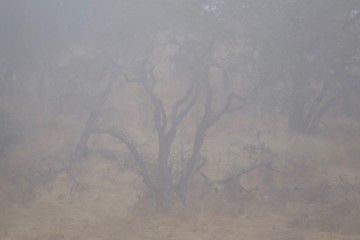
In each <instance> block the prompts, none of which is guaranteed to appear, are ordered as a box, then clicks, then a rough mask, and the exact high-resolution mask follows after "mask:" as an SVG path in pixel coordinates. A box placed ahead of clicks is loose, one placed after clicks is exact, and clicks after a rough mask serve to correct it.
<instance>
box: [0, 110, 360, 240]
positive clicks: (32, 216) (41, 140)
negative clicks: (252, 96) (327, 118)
mask: <svg viewBox="0 0 360 240" xmlns="http://www.w3.org/2000/svg"><path fill="white" fill-rule="evenodd" d="M82 120H83V119H77V118H74V117H62V118H56V119H47V120H46V119H45V120H44V118H42V120H41V121H40V120H38V119H37V120H36V119H35V120H34V123H37V124H33V126H32V127H31V130H30V131H27V133H26V137H24V139H23V140H22V141H19V142H17V143H16V144H13V145H12V146H11V148H10V150H9V151H8V153H7V155H6V156H5V157H3V160H2V161H1V163H0V164H1V170H0V172H1V175H0V192H1V195H0V239H4V240H18V239H24V240H32V239H34V240H35V239H44V240H55V239H73V240H76V239H78V240H80V239H87V240H91V239H94V240H95V239H102V240H118V239H244V240H247V239H248V240H255V239H256V240H257V239H274V240H275V239H280V240H282V239H283V240H305V239H317V240H321V239H326V240H328V239H334V240H335V239H339V240H340V239H341V240H343V239H349V240H355V239H359V237H360V230H359V229H358V225H359V223H360V187H359V185H358V184H359V183H360V182H359V176H360V170H359V169H360V162H359V157H360V150H359V149H360V148H359V146H360V135H359V134H358V133H355V132H350V133H349V132H346V131H344V129H339V130H337V128H336V127H334V126H336V124H335V123H334V125H332V126H327V129H331V131H330V130H327V131H324V132H322V133H318V134H316V135H314V136H310V137H309V136H306V137H305V136H301V137H289V136H287V135H286V134H284V131H283V130H281V128H282V126H283V124H276V121H273V122H275V123H274V124H269V122H271V121H266V122H267V124H260V123H259V124H258V125H257V126H258V128H257V129H256V130H254V129H251V128H249V127H248V125H247V124H246V121H244V123H243V122H240V121H238V122H236V123H234V122H232V123H231V125H230V124H229V122H226V121H225V122H224V123H223V125H219V126H218V127H217V128H215V129H214V130H213V131H211V132H210V133H209V137H208V139H207V141H206V144H205V148H204V151H203V153H204V155H205V156H206V157H207V158H208V163H207V164H206V166H205V168H204V173H206V174H207V175H208V176H209V177H211V178H212V179H219V178H222V177H224V176H227V175H229V174H231V173H233V171H234V169H240V168H243V167H246V166H248V165H249V164H251V163H252V161H253V160H254V159H255V158H256V156H251V155H250V152H249V151H247V150H245V148H244V147H245V146H258V145H259V142H263V143H265V145H266V146H267V147H268V148H269V149H271V150H272V151H273V152H274V153H276V154H275V155H272V162H273V164H272V170H271V171H269V170H264V169H259V170H257V171H255V172H253V173H251V174H249V175H247V176H245V177H243V178H241V182H240V183H241V185H242V186H243V187H245V188H246V189H252V190H253V191H249V192H246V191H240V190H239V189H238V190H236V189H232V190H231V191H228V190H222V191H219V192H215V191H213V192H210V193H208V194H207V195H206V196H205V197H204V198H202V199H200V198H199V197H198V196H196V194H194V196H193V197H192V198H191V202H192V204H190V205H189V206H188V207H187V208H185V207H183V206H181V205H175V206H174V207H173V208H172V209H171V210H170V211H169V213H168V214H166V215H159V214H157V213H154V211H152V209H151V207H150V206H149V204H147V201H146V200H147V199H144V198H143V197H142V190H143V189H142V184H141V181H140V179H139V178H138V177H137V176H136V175H135V174H134V173H131V172H129V171H128V170H126V169H124V168H123V165H122V164H121V161H117V160H114V159H112V158H111V157H108V158H104V156H103V155H101V154H91V155H90V156H89V158H88V159H87V160H85V161H83V162H79V163H76V164H75V165H74V166H73V169H72V171H73V176H74V177H73V178H72V177H70V176H69V175H68V174H67V172H66V171H65V166H66V163H67V161H68V157H69V155H68V153H69V152H71V149H72V147H73V146H74V142H75V140H76V138H77V136H78V134H79V129H80V128H79V127H80V126H81V122H82ZM45 123H46V124H45ZM134 124H140V123H134ZM127 126H129V127H131V123H130V124H129V125H127ZM134 127H135V128H134V129H140V127H139V126H136V125H135V126H134ZM259 131H260V132H261V134H260V135H261V138H259V137H257V133H258V132H259ZM133 133H134V135H135V137H136V138H137V139H142V141H141V142H148V141H149V140H151V139H153V137H152V136H149V137H145V136H144V135H143V133H142V131H139V130H138V131H136V130H135V131H134V132H133ZM181 134H184V137H185V140H184V142H187V138H190V137H191V131H188V130H187V129H186V128H185V129H182V130H181ZM184 142H182V141H179V142H178V143H177V144H178V145H177V146H175V149H180V147H181V146H183V145H182V144H183V143H184ZM89 146H90V147H92V148H95V147H103V146H106V147H107V148H110V149H115V150H117V151H118V153H119V154H120V155H121V156H122V157H123V158H125V157H126V154H124V149H122V147H121V145H119V144H118V143H116V142H114V141H113V140H111V139H107V138H92V139H91V140H90V142H89ZM185 147H186V146H185ZM153 149H154V146H151V143H150V144H148V145H144V152H148V154H149V156H150V157H149V158H151V155H152V154H153ZM197 180H198V181H199V182H200V181H201V179H197ZM195 186H197V185H196V184H194V191H195V190H196V189H195Z"/></svg>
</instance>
